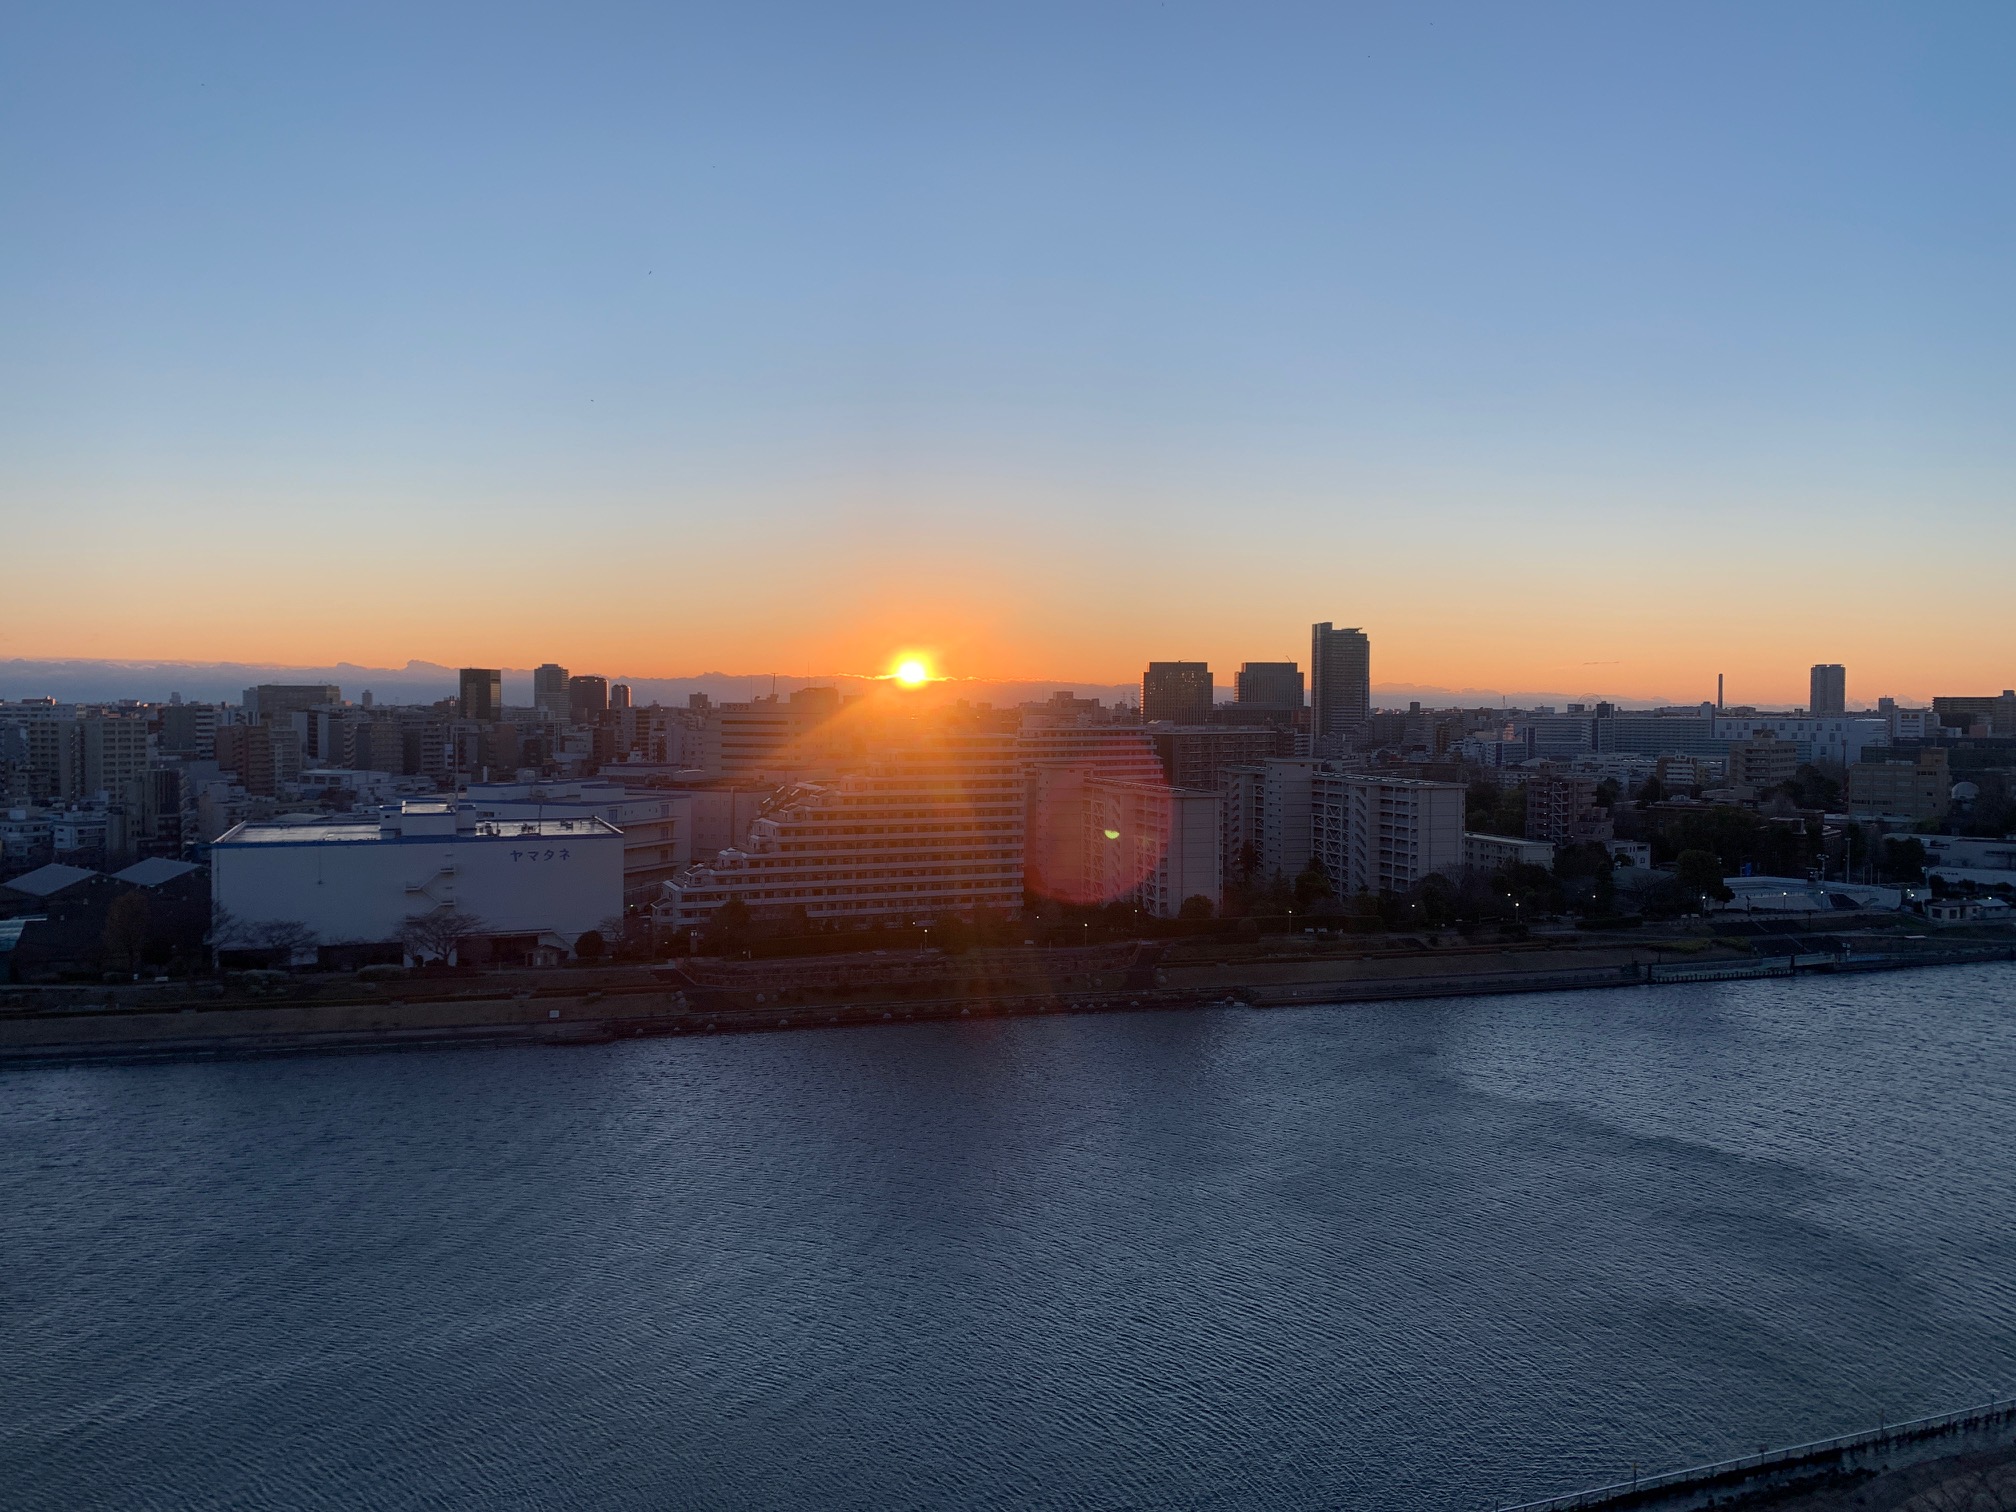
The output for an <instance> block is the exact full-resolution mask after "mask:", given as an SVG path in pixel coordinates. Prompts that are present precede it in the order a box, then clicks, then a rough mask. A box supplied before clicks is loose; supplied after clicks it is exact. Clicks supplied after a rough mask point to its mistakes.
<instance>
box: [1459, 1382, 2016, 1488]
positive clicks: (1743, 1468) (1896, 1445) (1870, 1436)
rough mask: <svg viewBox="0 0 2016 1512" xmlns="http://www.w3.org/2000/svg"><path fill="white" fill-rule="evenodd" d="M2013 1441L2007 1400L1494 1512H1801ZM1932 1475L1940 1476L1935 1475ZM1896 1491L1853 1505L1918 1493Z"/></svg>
mask: <svg viewBox="0 0 2016 1512" xmlns="http://www.w3.org/2000/svg"><path fill="white" fill-rule="evenodd" d="M2012 1446H2016V1399H2004V1400H2000V1401H1995V1402H1988V1403H1983V1404H1982V1405H1980V1406H1978V1407H1968V1408H1963V1409H1961V1410H1960V1411H1958V1412H1949V1413H1943V1414H1941V1415H1939V1416H1937V1417H1930V1418H1921V1419H1919V1420H1917V1421H1915V1422H1910V1423H1899V1424H1896V1425H1894V1426H1891V1427H1885V1428H1876V1429H1872V1430H1869V1431H1868V1432H1864V1433H1854V1434H1847V1435H1844V1436H1842V1437H1839V1438H1831V1439H1823V1440H1821V1441H1820V1442H1818V1443H1812V1444H1799V1445H1795V1446H1793V1447H1791V1448H1787V1449H1774V1450H1769V1451H1767V1452H1766V1453H1763V1454H1754V1455H1748V1456H1746V1457H1744V1458H1742V1459H1735V1460H1726V1461H1723V1462H1721V1463H1718V1464H1713V1465H1700V1466H1696V1467H1694V1468H1692V1469H1687V1470H1675V1471H1670V1472H1668V1473H1665V1474H1662V1475H1648V1476H1644V1477H1641V1478H1639V1479H1637V1480H1632V1481H1621V1482H1617V1483H1615V1484H1613V1485H1608V1486H1598V1487H1595V1488H1593V1489H1591V1490H1588V1491H1579V1492H1574V1493H1571V1494H1569V1495H1567V1496H1556V1497H1550V1498H1548V1499H1546V1500H1544V1501H1535V1502H1521V1503H1519V1504H1518V1505H1517V1506H1514V1507H1510V1508H1502V1507H1501V1508H1500V1509H1496V1512H1625V1509H1627V1508H1628V1509H1633V1512H1699V1509H1706V1508H1722V1509H1727V1512H1737V1509H1744V1508H1755V1509H1757V1512H1764V1509H1766V1508H1775V1507H1785V1508H1787V1509H1788V1512H1789V1509H1791V1508H1793V1507H1797V1508H1799V1509H1802V1512H1803V1509H1806V1508H1819V1507H1823V1506H1827V1505H1830V1504H1832V1503H1833V1500H1834V1496H1833V1494H1834V1493H1841V1494H1844V1495H1845V1494H1848V1493H1850V1492H1851V1491H1853V1490H1854V1489H1856V1488H1865V1487H1867V1484H1868V1482H1870V1481H1872V1480H1874V1479H1875V1478H1876V1477H1878V1476H1883V1475H1886V1474H1889V1473H1892V1472H1896V1471H1900V1470H1905V1469H1908V1468H1910V1467H1913V1466H1926V1465H1930V1464H1932V1463H1934V1462H1937V1461H1942V1460H1957V1459H1961V1458H1963V1457H1966V1456H1973V1455H1981V1454H1984V1453H1994V1452H1997V1451H2006V1450H2009V1449H2010V1448H2011V1447H2012ZM1927 1478H1929V1479H1934V1480H1936V1479H1937V1476H1936V1475H1934V1476H1931V1477H1927ZM1899 1491H1900V1493H1901V1495H1900V1496H1899V1497H1897V1498H1884V1497H1880V1496H1879V1497H1877V1498H1876V1499H1875V1500H1858V1501H1857V1502H1856V1503H1855V1505H1859V1506H1867V1507H1870V1508H1872V1509H1874V1508H1881V1507H1888V1506H1891V1505H1892V1504H1893V1502H1901V1501H1902V1500H1903V1499H1904V1498H1906V1497H1909V1496H1911V1495H1912V1494H1913V1490H1912V1488H1911V1487H1908V1486H1905V1487H1900V1488H1899ZM1839 1505H1841V1506H1843V1507H1846V1506H1848V1505H1850V1503H1848V1502H1846V1501H1842V1502H1840V1503H1839ZM1927 1505H1928V1506H1930V1505H1933V1503H1927ZM1937 1505H1942V1506H1943V1505H1946V1503H1944V1502H1940V1503H1937ZM1956 1505H1957V1504H1956Z"/></svg>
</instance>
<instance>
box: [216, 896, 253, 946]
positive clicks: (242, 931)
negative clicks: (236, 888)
mask: <svg viewBox="0 0 2016 1512" xmlns="http://www.w3.org/2000/svg"><path fill="white" fill-rule="evenodd" d="M250 938H251V935H250V933H249V931H248V930H247V927H246V924H245V921H244V920H243V919H241V918H239V917H238V915H236V914H234V913H233V912H231V910H230V909H228V908H226V907H225V906H224V905H223V904H222V903H213V904H211V905H210V948H211V949H212V950H229V949H230V948H231V947H232V946H233V945H243V944H244V943H245V942H246V941H247V940H248V939H250Z"/></svg>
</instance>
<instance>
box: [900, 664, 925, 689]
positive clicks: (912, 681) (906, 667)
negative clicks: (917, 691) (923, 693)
mask: <svg viewBox="0 0 2016 1512" xmlns="http://www.w3.org/2000/svg"><path fill="white" fill-rule="evenodd" d="M895 677H896V681H898V682H899V683H901V684H903V686H904V687H906V688H921V687H923V686H924V684H926V683H927V682H929V681H930V680H931V669H930V668H929V667H927V666H925V665H924V663H922V662H921V661H918V660H917V659H916V658H915V657H911V658H909V659H908V660H905V661H900V662H898V663H896V672H895Z"/></svg>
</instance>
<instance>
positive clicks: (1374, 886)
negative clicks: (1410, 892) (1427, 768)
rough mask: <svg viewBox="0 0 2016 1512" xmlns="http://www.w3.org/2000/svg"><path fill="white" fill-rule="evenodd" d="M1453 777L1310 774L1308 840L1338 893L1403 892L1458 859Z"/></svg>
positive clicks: (1451, 871) (1457, 790)
mask: <svg viewBox="0 0 2016 1512" xmlns="http://www.w3.org/2000/svg"><path fill="white" fill-rule="evenodd" d="M1464 797H1465V791H1464V789H1463V787H1462V786H1461V785H1460V784H1458V783H1453V782H1423V781H1421V780H1420V779H1419V778H1414V777H1381V776H1374V775H1371V774H1368V773H1360V772H1318V773H1316V774H1315V776H1314V778H1313V779H1312V781H1311V783H1310V810H1311V819H1312V836H1311V839H1312V845H1313V849H1314V852H1315V856H1316V859H1317V860H1318V861H1320V862H1322V863H1323V870H1324V871H1325V872H1326V873H1327V874H1328V875H1329V877H1330V881H1331V884H1332V885H1333V886H1334V887H1335V888H1336V889H1337V891H1338V892H1339V893H1346V894H1349V893H1361V892H1366V893H1381V892H1395V893H1399V892H1405V891H1407V889H1409V888H1411V887H1414V886H1416V885H1418V884H1419V883H1420V882H1421V881H1422V879H1424V878H1425V877H1427V876H1429V875H1430V874H1431V873H1437V872H1439V873H1441V874H1442V875H1443V876H1446V877H1453V876H1455V875H1456V872H1457V869H1458V868H1459V867H1461V866H1462V865H1463V802H1464Z"/></svg>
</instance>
